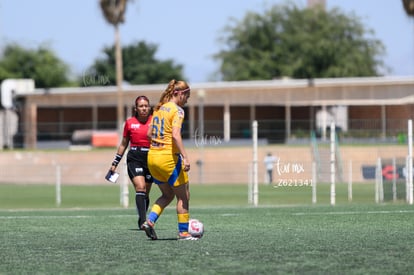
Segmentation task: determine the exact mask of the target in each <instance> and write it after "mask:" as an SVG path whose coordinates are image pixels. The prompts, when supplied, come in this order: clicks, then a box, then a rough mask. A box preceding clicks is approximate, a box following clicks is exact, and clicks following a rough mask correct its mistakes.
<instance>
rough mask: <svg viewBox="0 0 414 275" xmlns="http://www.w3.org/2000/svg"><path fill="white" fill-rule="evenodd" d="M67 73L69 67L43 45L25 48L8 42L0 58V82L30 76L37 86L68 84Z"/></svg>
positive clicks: (50, 86) (47, 86) (46, 86)
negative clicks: (35, 47) (36, 47)
mask: <svg viewBox="0 0 414 275" xmlns="http://www.w3.org/2000/svg"><path fill="white" fill-rule="evenodd" d="M69 73H70V70H69V67H68V66H67V65H66V64H65V63H64V62H63V61H61V60H60V59H59V58H58V57H57V56H56V55H55V54H54V52H53V51H52V50H50V49H48V48H46V47H43V46H40V47H39V48H38V49H25V48H23V47H21V46H19V45H17V44H9V45H7V46H6V47H5V49H4V52H3V56H2V59H1V60H0V82H1V81H3V80H4V79H6V78H31V79H33V80H34V81H35V85H36V87H37V88H52V87H62V86H70V85H71V84H70V83H69V77H68V75H69Z"/></svg>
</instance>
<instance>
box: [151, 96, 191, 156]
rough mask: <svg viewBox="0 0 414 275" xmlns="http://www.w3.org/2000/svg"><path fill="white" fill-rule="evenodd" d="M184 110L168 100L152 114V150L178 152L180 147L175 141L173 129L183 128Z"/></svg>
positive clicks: (167, 152) (163, 152)
mask: <svg viewBox="0 0 414 275" xmlns="http://www.w3.org/2000/svg"><path fill="white" fill-rule="evenodd" d="M183 120H184V110H183V108H181V107H180V106H178V105H177V104H175V103H174V102H167V103H165V104H164V105H162V106H161V107H160V109H159V110H157V111H155V112H154V114H153V116H152V135H151V136H152V139H151V150H152V151H153V152H154V153H158V154H176V153H179V151H178V148H177V147H176V145H175V144H174V142H173V138H172V129H173V127H177V128H180V129H181V126H182V124H183Z"/></svg>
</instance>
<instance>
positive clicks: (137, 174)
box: [110, 96, 153, 229]
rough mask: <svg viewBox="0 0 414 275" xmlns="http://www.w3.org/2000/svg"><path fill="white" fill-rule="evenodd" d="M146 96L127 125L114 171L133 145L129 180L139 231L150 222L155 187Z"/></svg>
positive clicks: (115, 160)
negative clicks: (150, 201)
mask: <svg viewBox="0 0 414 275" xmlns="http://www.w3.org/2000/svg"><path fill="white" fill-rule="evenodd" d="M149 104H150V103H149V100H148V98H147V97H146V96H139V97H137V98H136V99H135V108H134V110H135V114H134V116H132V117H130V118H128V119H127V120H126V121H125V125H124V132H123V138H122V141H121V144H120V145H119V147H118V150H117V152H116V155H115V158H114V160H113V162H112V165H111V168H110V170H111V171H112V172H115V170H116V167H117V166H118V164H119V162H120V161H121V159H122V156H123V155H124V153H125V150H126V149H127V148H128V145H130V148H129V152H128V154H127V167H128V176H129V178H130V179H131V182H132V184H133V185H134V187H135V192H136V193H135V204H136V207H137V214H138V229H141V227H142V224H143V223H144V222H145V220H146V215H147V210H148V206H149V193H150V191H151V186H152V182H153V179H152V176H151V173H150V172H149V170H148V165H147V156H148V151H149V147H150V141H149V139H148V136H147V133H148V129H149V125H150V124H151V118H152V116H151V107H150V105H149Z"/></svg>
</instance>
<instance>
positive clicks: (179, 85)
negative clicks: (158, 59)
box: [154, 79, 189, 111]
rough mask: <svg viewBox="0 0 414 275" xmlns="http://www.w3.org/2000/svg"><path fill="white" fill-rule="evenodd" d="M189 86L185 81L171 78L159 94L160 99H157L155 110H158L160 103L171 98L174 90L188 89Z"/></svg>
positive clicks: (162, 103)
mask: <svg viewBox="0 0 414 275" xmlns="http://www.w3.org/2000/svg"><path fill="white" fill-rule="evenodd" d="M188 88H189V86H188V84H187V83H186V82H185V81H182V80H180V81H177V80H175V79H172V80H171V81H170V82H169V83H168V86H167V88H166V89H165V91H164V92H163V93H162V94H161V97H160V100H159V101H158V103H157V105H156V106H155V108H154V109H155V111H158V110H159V109H160V108H161V106H162V105H164V104H165V103H167V102H168V101H170V100H171V98H172V97H173V96H174V93H175V91H181V90H185V89H188Z"/></svg>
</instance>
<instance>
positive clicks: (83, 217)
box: [0, 215, 136, 220]
mask: <svg viewBox="0 0 414 275" xmlns="http://www.w3.org/2000/svg"><path fill="white" fill-rule="evenodd" d="M131 216H136V215H109V216H102V217H109V218H125V217H131ZM90 217H100V216H95V215H90V216H86V215H75V216H71V215H68V216H0V219H1V220H7V219H68V218H74V219H85V218H90Z"/></svg>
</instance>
